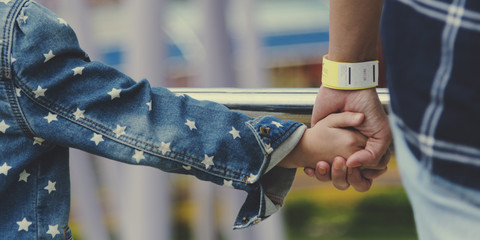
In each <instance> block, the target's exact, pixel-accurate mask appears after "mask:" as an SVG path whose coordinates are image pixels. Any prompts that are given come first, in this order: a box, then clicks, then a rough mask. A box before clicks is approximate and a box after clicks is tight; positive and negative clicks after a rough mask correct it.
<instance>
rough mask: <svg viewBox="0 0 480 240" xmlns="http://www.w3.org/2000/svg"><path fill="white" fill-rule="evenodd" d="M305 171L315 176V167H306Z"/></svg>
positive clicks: (310, 175)
mask: <svg viewBox="0 0 480 240" xmlns="http://www.w3.org/2000/svg"><path fill="white" fill-rule="evenodd" d="M303 172H304V173H305V174H307V176H309V177H314V176H315V169H313V168H309V167H304V168H303Z"/></svg>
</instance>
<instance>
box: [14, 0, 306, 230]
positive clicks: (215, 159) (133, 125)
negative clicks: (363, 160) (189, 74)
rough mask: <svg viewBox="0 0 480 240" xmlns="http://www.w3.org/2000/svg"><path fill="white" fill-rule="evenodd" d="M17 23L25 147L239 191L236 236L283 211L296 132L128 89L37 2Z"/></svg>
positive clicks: (140, 87) (133, 86)
mask: <svg viewBox="0 0 480 240" xmlns="http://www.w3.org/2000/svg"><path fill="white" fill-rule="evenodd" d="M20 15H21V16H22V18H17V22H16V25H15V28H14V29H13V38H14V39H13V44H12V52H11V62H12V69H13V72H14V74H13V76H12V79H13V80H14V84H15V87H16V90H17V95H16V96H17V98H16V101H18V105H19V106H20V107H21V109H20V110H21V114H22V115H23V116H24V119H25V123H26V124H25V126H24V131H25V132H26V134H27V135H29V136H31V138H32V142H33V144H38V145H40V146H42V147H43V148H45V149H48V148H52V147H53V146H64V147H72V148H78V149H81V150H84V151H87V152H90V153H93V154H96V155H100V156H103V157H107V158H110V159H114V160H117V161H121V162H124V163H128V164H139V165H147V166H151V167H155V168H158V169H161V170H162V171H166V172H172V173H179V174H190V175H194V176H195V177H197V178H198V179H201V180H205V181H210V182H212V183H215V184H219V185H223V186H228V187H233V188H235V189H239V190H244V191H246V192H248V196H247V199H246V201H245V203H244V205H243V206H242V209H241V211H240V213H239V215H238V217H237V220H236V223H235V228H243V227H247V226H249V225H251V224H254V223H258V222H259V221H260V220H262V219H265V218H266V217H268V216H270V215H271V214H272V213H273V212H274V211H275V210H276V209H278V207H279V206H280V205H281V204H282V202H283V199H284V197H285V195H286V193H287V192H288V190H289V188H290V186H291V183H292V181H293V178H294V175H295V170H294V169H282V168H279V167H273V166H274V165H276V164H277V163H278V161H279V160H281V158H283V157H284V156H285V155H286V154H288V153H289V152H290V151H291V150H292V149H293V148H294V147H295V145H296V144H297V142H298V140H299V139H300V138H301V136H302V134H303V131H304V130H305V126H304V125H302V124H300V123H298V122H294V121H284V120H281V119H278V118H276V117H272V116H265V117H260V118H251V117H248V116H246V115H244V114H242V113H239V112H235V111H231V110H229V109H227V108H225V107H224V106H222V105H220V104H217V103H214V102H209V101H197V100H195V99H192V98H190V97H189V96H187V95H175V94H173V93H172V92H170V91H168V90H167V89H165V88H152V87H150V85H149V83H148V81H146V80H142V81H140V82H136V81H134V80H132V79H131V78H130V77H128V76H126V75H125V74H123V73H121V72H119V71H117V70H116V69H114V68H112V67H109V66H106V65H104V64H102V63H99V62H92V61H90V60H89V58H88V56H87V54H86V53H85V52H84V51H82V50H81V48H80V47H79V45H78V42H77V38H76V36H75V33H74V32H73V30H72V29H71V28H70V26H69V25H68V23H67V22H66V21H65V20H63V19H62V18H59V17H57V16H56V15H54V14H53V13H51V12H50V11H48V10H47V9H45V8H43V7H41V6H40V5H38V4H36V3H35V2H27V3H26V5H25V6H24V7H23V9H22V12H21V13H20ZM284 143H285V144H284ZM272 156H273V157H272ZM267 170H268V171H267ZM267 172H268V173H267ZM278 179H282V181H278ZM151 187H155V184H154V183H152V186H151Z"/></svg>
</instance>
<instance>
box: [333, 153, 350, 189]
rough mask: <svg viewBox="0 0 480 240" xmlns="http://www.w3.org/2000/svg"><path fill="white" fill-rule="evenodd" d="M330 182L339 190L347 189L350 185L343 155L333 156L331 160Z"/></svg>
mask: <svg viewBox="0 0 480 240" xmlns="http://www.w3.org/2000/svg"><path fill="white" fill-rule="evenodd" d="M332 183H333V186H335V188H337V189H339V190H347V189H348V188H349V187H350V184H349V183H348V181H347V163H346V160H345V159H344V158H343V157H335V159H334V160H333V163H332Z"/></svg>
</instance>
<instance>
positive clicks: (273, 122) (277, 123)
mask: <svg viewBox="0 0 480 240" xmlns="http://www.w3.org/2000/svg"><path fill="white" fill-rule="evenodd" d="M272 124H274V125H275V126H277V128H279V127H283V125H282V124H281V123H279V122H276V121H272Z"/></svg>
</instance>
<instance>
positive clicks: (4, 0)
mask: <svg viewBox="0 0 480 240" xmlns="http://www.w3.org/2000/svg"><path fill="white" fill-rule="evenodd" d="M10 1H12V0H0V2H2V3H5V4H8V3H9V2H10Z"/></svg>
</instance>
